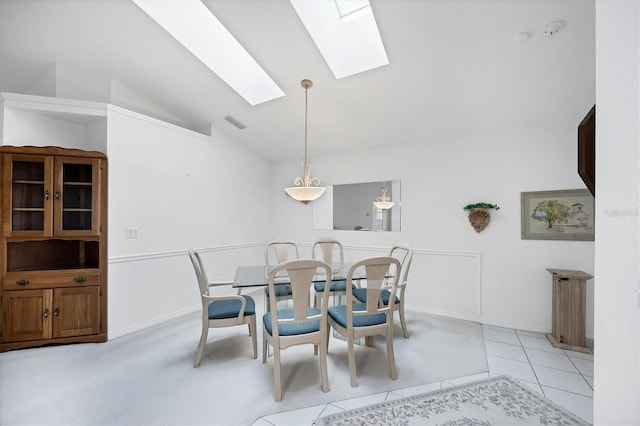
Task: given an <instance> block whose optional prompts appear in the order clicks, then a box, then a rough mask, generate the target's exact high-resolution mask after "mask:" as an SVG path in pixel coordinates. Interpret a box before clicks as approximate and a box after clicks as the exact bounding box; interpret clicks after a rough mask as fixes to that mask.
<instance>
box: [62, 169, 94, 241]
mask: <svg viewBox="0 0 640 426" xmlns="http://www.w3.org/2000/svg"><path fill="white" fill-rule="evenodd" d="M99 181H100V160H97V159H81V158H56V182H57V188H56V194H55V197H56V202H58V205H57V209H56V215H55V233H56V235H98V234H99V230H100V229H99V228H100V220H99V219H100V215H99V212H98V200H99V198H98V197H99V195H100V194H99V189H98V188H99V187H100V186H99V183H100V182H99Z"/></svg>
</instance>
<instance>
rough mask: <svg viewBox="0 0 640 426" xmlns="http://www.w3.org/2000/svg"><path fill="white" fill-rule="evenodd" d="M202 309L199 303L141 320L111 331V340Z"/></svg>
mask: <svg viewBox="0 0 640 426" xmlns="http://www.w3.org/2000/svg"><path fill="white" fill-rule="evenodd" d="M200 309H202V305H201V304H197V305H193V306H189V307H187V308H184V309H180V310H179V311H174V312H171V313H169V314H166V315H162V316H159V317H157V318H154V319H151V320H147V321H144V322H141V323H138V324H133V325H131V326H129V327H125V328H122V329H120V330H116V331H109V340H113V339H117V338H118V337H122V336H126V335H127V334H131V333H135V332H136V331H140V330H143V329H145V328H147V327H152V326H156V325H158V324H161V323H163V322H167V321H171V320H174V319H176V318H179V317H181V316H183V315H186V314H190V313H193V312H196V311H199V310H200Z"/></svg>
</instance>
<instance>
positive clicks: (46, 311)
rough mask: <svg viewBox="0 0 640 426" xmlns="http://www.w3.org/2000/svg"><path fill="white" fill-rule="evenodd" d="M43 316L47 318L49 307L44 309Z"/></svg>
mask: <svg viewBox="0 0 640 426" xmlns="http://www.w3.org/2000/svg"><path fill="white" fill-rule="evenodd" d="M44 317H45V318H49V309H45V310H44Z"/></svg>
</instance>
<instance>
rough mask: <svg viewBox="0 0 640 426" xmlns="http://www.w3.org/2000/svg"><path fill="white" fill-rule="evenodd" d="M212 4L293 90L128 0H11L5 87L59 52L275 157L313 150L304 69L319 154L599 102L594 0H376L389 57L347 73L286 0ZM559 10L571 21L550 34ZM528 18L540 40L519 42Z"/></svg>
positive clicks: (516, 121) (69, 63)
mask: <svg viewBox="0 0 640 426" xmlns="http://www.w3.org/2000/svg"><path fill="white" fill-rule="evenodd" d="M204 3H205V4H206V5H207V7H209V9H211V10H212V11H213V13H214V14H215V15H216V16H217V17H218V19H219V20H220V21H221V22H222V23H223V24H224V25H225V26H226V27H227V28H228V29H229V30H230V31H231V33H232V34H234V35H235V36H236V38H237V39H238V41H239V42H240V43H241V44H242V45H243V46H244V47H245V48H246V49H247V50H248V51H249V53H251V54H252V55H253V57H254V58H255V59H256V60H257V61H258V63H260V64H261V65H262V66H263V68H264V69H265V70H266V71H267V73H268V74H269V75H270V76H271V77H272V78H273V79H274V80H275V82H276V83H277V84H278V85H279V86H280V87H281V88H282V89H283V90H284V92H285V93H286V96H285V97H282V98H279V99H275V100H273V101H270V102H266V103H263V104H260V105H257V106H253V107H252V106H250V105H249V104H248V103H247V102H246V101H245V100H244V99H242V98H241V97H240V96H239V95H237V94H236V93H235V92H234V91H233V90H232V89H231V88H230V87H228V86H227V85H226V84H225V83H224V82H223V81H221V80H220V79H219V78H218V77H217V76H216V75H215V74H214V73H212V72H211V71H210V70H208V69H207V68H206V67H205V66H204V65H202V63H200V62H199V61H198V60H197V59H196V58H194V57H193V56H192V55H191V54H190V53H189V52H187V51H186V49H184V48H183V47H182V46H181V45H180V44H178V42H176V40H175V39H173V38H172V37H171V36H170V35H169V34H168V33H166V32H165V31H164V30H163V29H161V28H160V27H159V26H158V25H157V24H156V23H155V22H154V21H153V20H152V19H151V18H150V17H149V16H147V15H146V14H145V13H144V12H143V11H142V10H141V9H140V8H138V7H137V6H136V5H135V4H133V3H132V2H130V1H129V0H92V1H86V0H0V91H3V92H16V93H26V92H29V91H30V92H32V93H37V91H34V89H32V86H33V85H34V83H35V82H37V81H38V80H39V79H41V78H42V76H43V75H45V74H46V73H47V72H49V71H50V70H52V69H54V67H55V66H56V64H57V66H58V67H64V68H65V69H72V70H74V72H75V73H77V74H78V75H84V76H89V75H91V76H101V77H102V76H104V77H107V78H109V79H114V80H116V81H118V82H119V84H122V85H124V86H126V87H130V88H134V89H135V91H136V92H137V93H138V94H139V95H141V97H142V98H143V99H144V101H140V102H138V103H137V104H136V103H135V102H134V101H132V98H129V99H128V100H127V103H128V104H127V105H122V106H126V107H129V108H130V109H134V110H138V111H140V112H146V113H149V114H150V115H155V116H158V117H159V118H164V119H166V120H168V121H173V122H180V123H181V124H182V125H184V126H185V127H190V128H200V127H201V126H203V125H206V124H207V123H214V125H215V126H216V127H218V128H220V129H223V131H224V132H226V133H228V134H230V135H232V136H233V137H234V138H235V139H236V140H238V141H239V142H241V143H243V144H246V145H247V146H249V147H251V148H252V149H255V150H256V151H258V152H260V153H262V155H263V156H264V157H265V158H268V159H270V160H274V161H275V160H278V159H288V158H300V157H302V154H303V149H304V147H303V142H304V89H303V88H302V87H301V86H300V81H301V80H302V79H303V78H308V79H311V80H312V81H313V82H314V86H313V88H312V89H310V90H309V156H310V157H311V158H313V157H314V156H321V155H325V154H330V153H335V152H340V151H357V150H362V149H367V148H369V147H373V146H380V145H389V144H397V143H429V142H430V141H434V140H440V139H443V138H450V137H459V136H462V137H468V136H469V135H473V134H474V133H477V132H486V131H496V130H499V129H501V128H505V127H520V126H535V125H539V124H544V123H550V122H570V123H575V124H576V125H577V124H578V123H579V121H580V120H581V118H582V117H583V116H584V115H585V114H586V113H587V112H588V111H589V109H590V108H591V106H592V105H593V103H594V102H595V5H594V0H371V4H372V8H373V11H374V14H375V17H376V20H377V23H378V27H379V28H380V32H381V35H382V40H383V42H384V44H385V47H386V49H387V55H388V57H389V61H390V64H389V65H386V66H383V67H380V68H377V69H374V70H371V71H367V72H364V73H361V74H358V75H355V76H351V77H347V78H344V79H341V80H336V79H335V77H334V76H333V74H332V73H331V71H330V70H329V67H328V66H327V65H326V63H325V62H324V60H323V58H322V56H321V55H320V53H319V51H318V49H317V48H316V46H315V45H314V43H313V41H312V40H311V37H310V36H309V35H308V33H307V32H306V30H305V28H304V27H303V25H302V23H301V21H300V19H299V18H298V16H297V14H296V12H295V10H294V9H293V7H292V6H291V4H290V3H289V1H288V0H204ZM559 19H562V20H564V21H566V27H565V28H564V30H562V31H561V32H559V33H557V34H555V35H553V36H551V37H548V36H544V35H542V30H543V28H544V27H545V26H546V25H547V24H548V23H549V22H551V21H555V20H559ZM524 31H530V32H532V35H533V36H532V37H531V38H530V40H528V41H527V42H525V43H521V44H518V43H514V42H513V38H514V37H515V36H516V35H517V34H518V33H521V32H524ZM142 98H141V99H142ZM104 101H107V102H111V103H114V104H116V105H117V104H119V99H118V97H117V96H115V95H113V97H112V98H110V99H104ZM152 104H154V105H156V106H157V108H154V107H152V106H150V105H152ZM162 110H164V111H165V112H164V113H161V112H159V111H162ZM163 115H164V116H163ZM227 115H231V116H233V117H234V118H235V119H237V120H238V121H240V122H242V123H243V124H245V125H246V126H247V128H246V129H244V130H238V129H236V128H235V127H233V126H231V125H230V124H229V123H228V122H227V121H225V120H224V118H223V117H225V116H227ZM514 143H517V141H514Z"/></svg>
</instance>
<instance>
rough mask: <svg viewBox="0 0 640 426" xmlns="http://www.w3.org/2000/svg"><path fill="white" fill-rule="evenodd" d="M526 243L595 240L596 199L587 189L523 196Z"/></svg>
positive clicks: (522, 235) (522, 236)
mask: <svg viewBox="0 0 640 426" xmlns="http://www.w3.org/2000/svg"><path fill="white" fill-rule="evenodd" d="M520 205H521V208H522V214H521V217H522V229H521V238H522V239H523V240H574V241H593V240H594V236H595V234H594V227H593V224H594V214H595V209H594V199H593V196H592V195H591V193H590V192H589V191H588V190H586V189H572V190H563V191H538V192H522V193H521V194H520Z"/></svg>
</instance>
